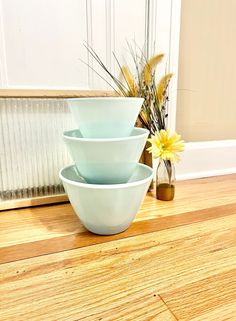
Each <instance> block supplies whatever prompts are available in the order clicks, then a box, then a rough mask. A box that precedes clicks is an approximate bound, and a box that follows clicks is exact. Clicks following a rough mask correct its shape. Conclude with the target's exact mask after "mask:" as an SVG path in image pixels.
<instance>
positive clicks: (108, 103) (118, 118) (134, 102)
mask: <svg viewBox="0 0 236 321" xmlns="http://www.w3.org/2000/svg"><path fill="white" fill-rule="evenodd" d="M66 101H67V104H68V106H69V109H70V111H71V113H72V115H73V117H74V120H75V123H76V125H77V126H78V128H79V130H80V132H81V135H82V136H83V137H86V138H114V137H126V136H129V135H130V133H131V131H132V129H133V127H134V124H135V122H136V119H137V117H138V114H139V112H140V108H141V106H142V104H143V101H144V99H143V98H139V97H92V98H70V99H66Z"/></svg>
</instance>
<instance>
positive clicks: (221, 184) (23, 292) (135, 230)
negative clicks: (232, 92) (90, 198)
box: [0, 175, 236, 321]
mask: <svg viewBox="0 0 236 321" xmlns="http://www.w3.org/2000/svg"><path fill="white" fill-rule="evenodd" d="M0 263H1V265H0V320H1V321H5V320H6V321H11V320H14V321H15V320H17V321H19V320H20V321H36V320H37V321H59V320H61V321H66V320H71V321H72V320H73V321H74V320H86V321H88V320H91V321H96V320H97V321H98V320H100V321H108V320H114V321H129V320H130V321H139V320H152V321H154V320H155V321H166V320H186V321H190V320H194V321H223V320H232V321H235V320H236V175H229V176H221V177H215V178H207V179H200V180H192V181H186V182H178V184H177V192H176V198H175V200H174V201H171V202H161V201H157V200H155V198H153V197H152V196H151V195H148V196H147V197H146V200H145V203H144V204H143V207H142V209H141V210H140V212H139V213H138V215H137V218H136V220H135V222H134V223H133V224H132V226H131V227H130V228H129V229H128V230H127V231H126V232H124V233H122V234H119V235H115V236H106V237H105V236H103V237H102V236H96V235H93V234H91V233H89V232H87V231H86V230H85V229H84V228H83V227H82V226H81V224H80V222H79V220H78V219H77V217H76V216H75V214H74V213H73V210H72V208H71V206H70V205H69V204H61V205H51V206H42V207H36V208H28V209H21V210H11V211H5V212H1V213H0Z"/></svg>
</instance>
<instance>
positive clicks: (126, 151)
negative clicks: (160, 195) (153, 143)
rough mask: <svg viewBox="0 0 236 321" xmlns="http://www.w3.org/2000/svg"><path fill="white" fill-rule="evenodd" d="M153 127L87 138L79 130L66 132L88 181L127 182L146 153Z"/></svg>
mask: <svg viewBox="0 0 236 321" xmlns="http://www.w3.org/2000/svg"><path fill="white" fill-rule="evenodd" d="M148 134H149V131H148V130H147V129H144V128H133V131H132V133H131V135H130V136H128V137H121V138H83V137H82V134H81V132H80V131H79V130H77V129H76V130H70V131H66V132H64V135H63V137H64V141H65V143H66V145H67V148H68V150H69V152H70V155H71V157H72V159H73V161H74V163H75V165H76V166H77V169H78V171H79V173H80V175H81V176H82V177H84V179H85V180H86V182H88V183H91V184H93V183H95V184H118V183H126V182H127V181H128V180H129V178H130V177H131V175H132V174H133V171H134V169H135V167H136V164H137V162H138V161H139V158H140V156H141V154H142V151H143V148H144V146H145V143H146V140H147V137H148Z"/></svg>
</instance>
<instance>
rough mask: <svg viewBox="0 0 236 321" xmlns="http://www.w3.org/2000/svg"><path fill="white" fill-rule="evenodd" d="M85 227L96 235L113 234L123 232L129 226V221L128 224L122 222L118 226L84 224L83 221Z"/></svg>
mask: <svg viewBox="0 0 236 321" xmlns="http://www.w3.org/2000/svg"><path fill="white" fill-rule="evenodd" d="M83 225H84V226H85V228H86V229H87V230H88V231H89V232H92V233H93V234H97V235H114V234H119V233H122V232H124V231H125V230H127V229H128V228H129V226H130V225H131V223H130V222H129V223H128V224H122V225H118V226H101V225H99V226H98V225H96V224H85V223H83Z"/></svg>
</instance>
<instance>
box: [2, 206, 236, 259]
mask: <svg viewBox="0 0 236 321" xmlns="http://www.w3.org/2000/svg"><path fill="white" fill-rule="evenodd" d="M55 207H56V206H55ZM233 214H236V203H234V204H228V205H222V206H218V207H214V208H211V209H204V210H199V211H194V212H190V213H184V214H182V215H180V214H179V215H173V216H171V217H161V218H158V219H150V220H146V221H134V223H133V224H132V225H131V227H130V228H129V229H128V230H126V231H125V232H123V233H121V234H116V235H112V236H98V235H94V234H92V233H90V232H88V231H86V230H85V229H84V228H83V227H82V225H80V226H79V229H80V231H81V232H78V233H76V234H71V233H70V234H69V235H65V236H60V237H54V238H52V237H51V238H49V239H44V240H40V241H35V242H28V243H23V244H18V245H13V246H6V247H2V248H0V264H2V263H7V262H12V261H16V260H22V259H26V258H31V257H35V256H39V255H45V254H51V253H56V252H62V251H66V250H71V249H75V248H79V247H84V246H91V245H94V244H98V243H104V242H110V241H113V240H117V239H120V238H127V237H131V236H137V235H142V234H145V233H151V232H154V231H160V230H164V229H169V228H173V227H177V226H183V225H187V224H192V223H194V222H195V223H196V222H201V221H207V220H211V219H215V218H220V217H222V216H228V215H233ZM77 224H78V223H77Z"/></svg>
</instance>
